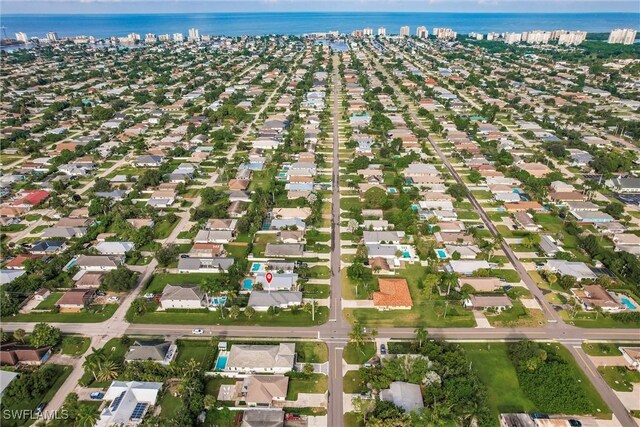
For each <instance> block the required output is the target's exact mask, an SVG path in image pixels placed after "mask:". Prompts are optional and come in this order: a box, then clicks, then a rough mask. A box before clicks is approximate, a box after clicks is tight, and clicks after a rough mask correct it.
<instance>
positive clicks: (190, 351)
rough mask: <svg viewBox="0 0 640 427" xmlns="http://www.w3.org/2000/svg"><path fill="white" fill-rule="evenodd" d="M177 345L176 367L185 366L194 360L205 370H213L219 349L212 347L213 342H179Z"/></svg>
mask: <svg viewBox="0 0 640 427" xmlns="http://www.w3.org/2000/svg"><path fill="white" fill-rule="evenodd" d="M177 344H178V354H177V355H176V365H183V364H184V363H186V362H188V361H189V360H191V359H194V360H195V361H196V362H198V363H199V364H200V367H201V368H202V369H203V370H205V371H207V370H209V369H211V367H212V366H213V362H214V360H215V358H216V354H217V353H218V349H217V348H216V347H214V346H212V345H211V342H209V341H208V340H207V341H205V340H178V341H177Z"/></svg>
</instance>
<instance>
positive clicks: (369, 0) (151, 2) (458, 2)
mask: <svg viewBox="0 0 640 427" xmlns="http://www.w3.org/2000/svg"><path fill="white" fill-rule="evenodd" d="M316 11H320V12H333V11H367V12H409V11H416V12H418V11H419V12H470V13H478V12H487V13H498V12H521V13H526V12H537V13H598V12H626V13H630V12H631V13H640V1H639V0H611V1H607V0H539V1H535V0H534V1H532V0H323V1H317V0H316V1H309V0H234V1H228V0H2V14H11V13H21V14H49V13H87V14H93V13H203V12H316Z"/></svg>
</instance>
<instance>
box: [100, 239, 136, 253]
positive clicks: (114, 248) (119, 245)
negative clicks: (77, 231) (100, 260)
mask: <svg viewBox="0 0 640 427" xmlns="http://www.w3.org/2000/svg"><path fill="white" fill-rule="evenodd" d="M134 247H135V245H134V243H133V242H100V243H98V244H97V245H96V246H95V249H96V250H97V251H98V252H100V253H101V254H103V255H124V254H126V253H127V252H129V251H132V250H133V249H134Z"/></svg>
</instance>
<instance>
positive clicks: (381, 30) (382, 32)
mask: <svg viewBox="0 0 640 427" xmlns="http://www.w3.org/2000/svg"><path fill="white" fill-rule="evenodd" d="M378 35H379V36H383V37H384V36H386V35H387V29H386V28H385V27H378Z"/></svg>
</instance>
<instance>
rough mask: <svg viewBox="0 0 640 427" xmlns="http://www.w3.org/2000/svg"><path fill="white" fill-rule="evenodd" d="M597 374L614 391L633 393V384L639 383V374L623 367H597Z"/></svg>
mask: <svg viewBox="0 0 640 427" xmlns="http://www.w3.org/2000/svg"><path fill="white" fill-rule="evenodd" d="M598 372H600V375H602V378H604V380H605V381H606V382H607V384H609V387H611V388H612V389H614V390H616V391H633V384H638V383H640V372H638V371H630V370H629V369H627V368H626V367H624V366H599V367H598Z"/></svg>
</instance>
